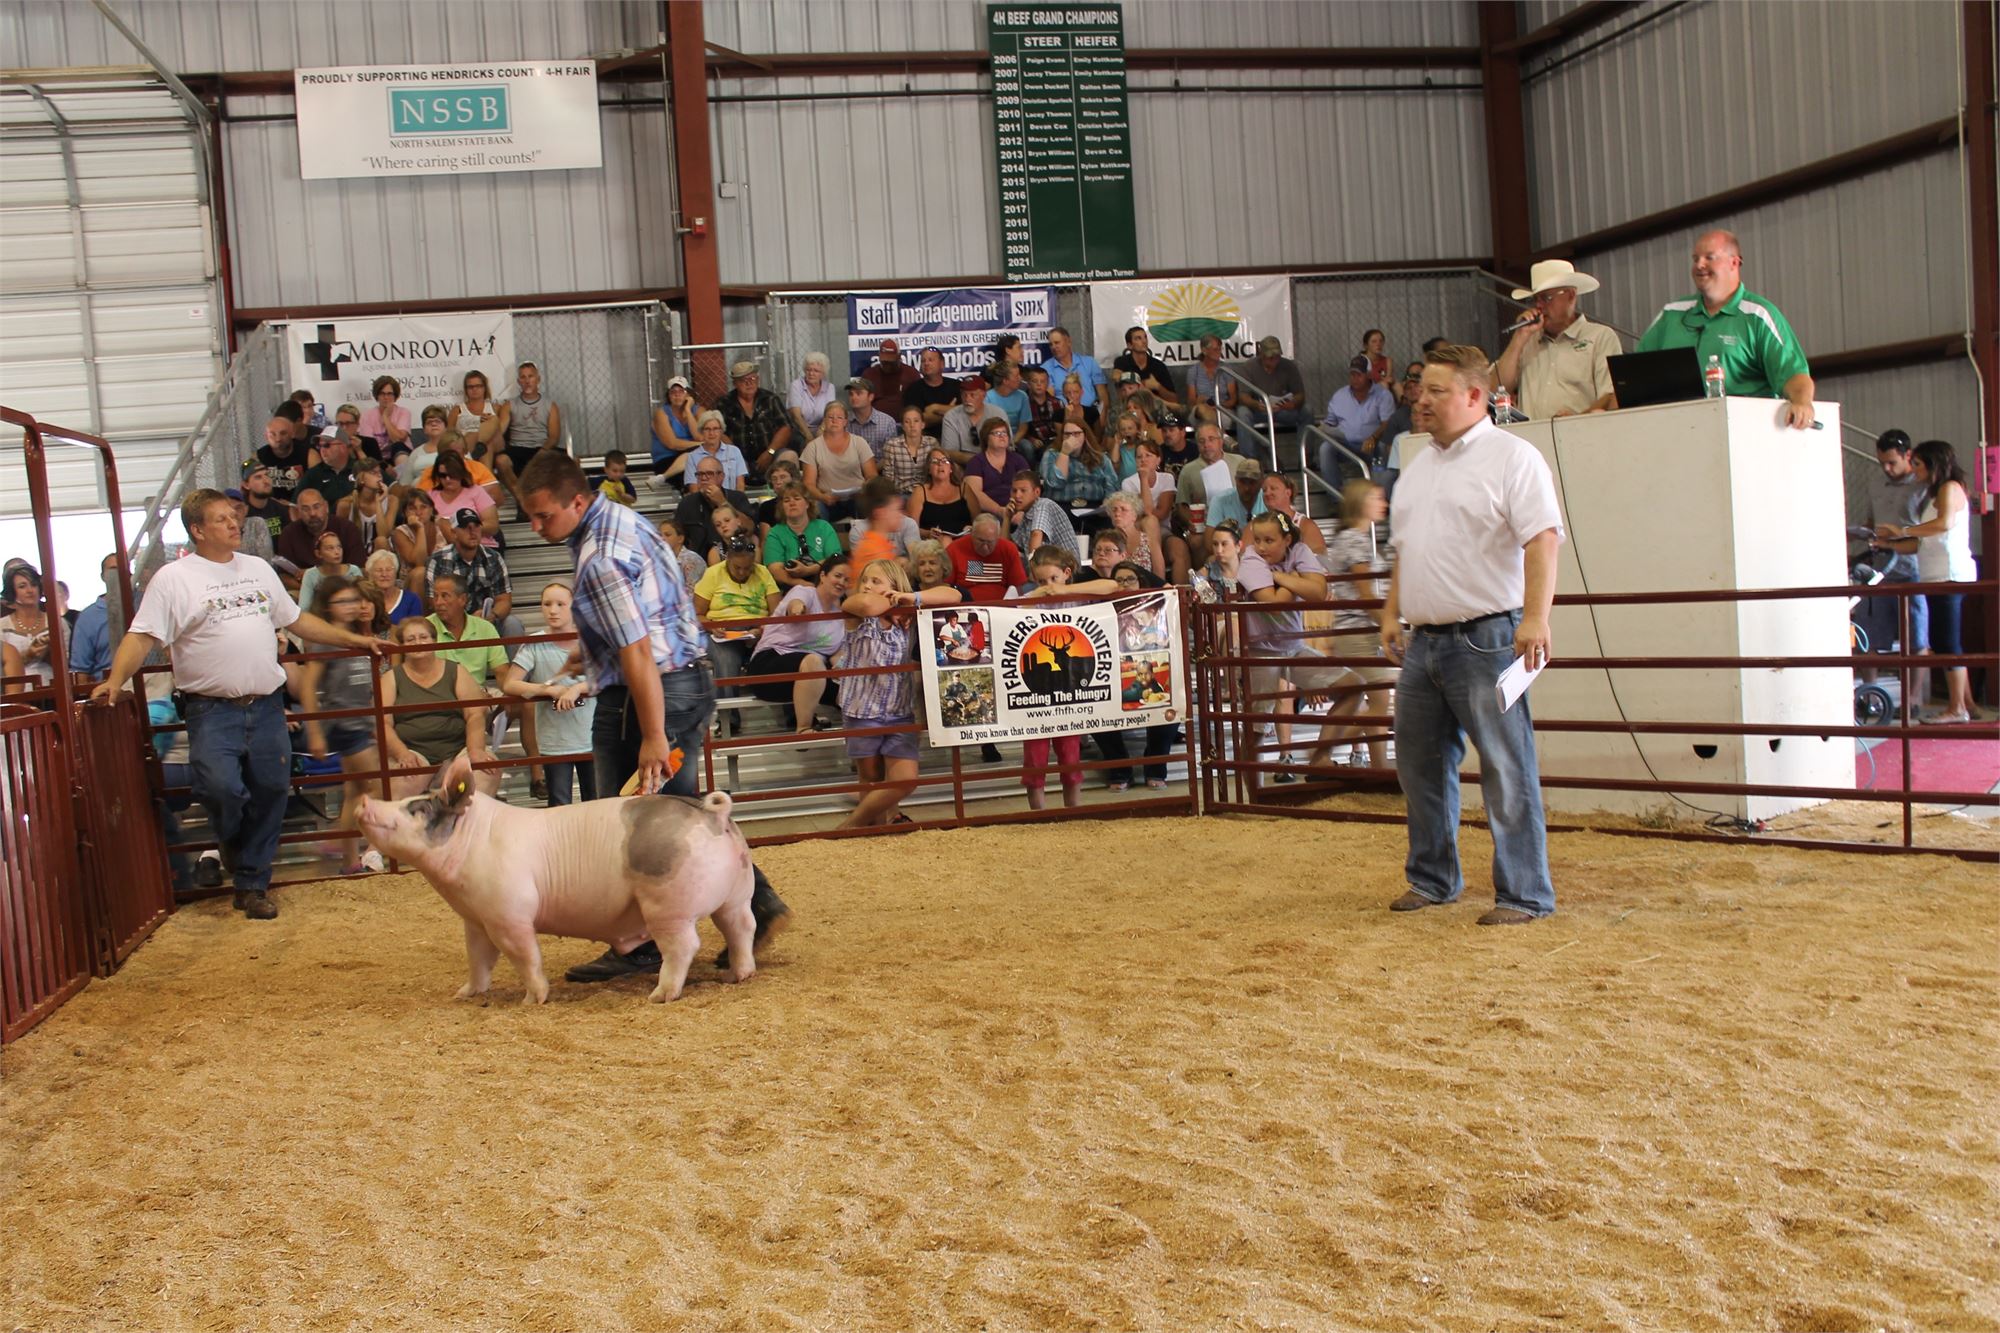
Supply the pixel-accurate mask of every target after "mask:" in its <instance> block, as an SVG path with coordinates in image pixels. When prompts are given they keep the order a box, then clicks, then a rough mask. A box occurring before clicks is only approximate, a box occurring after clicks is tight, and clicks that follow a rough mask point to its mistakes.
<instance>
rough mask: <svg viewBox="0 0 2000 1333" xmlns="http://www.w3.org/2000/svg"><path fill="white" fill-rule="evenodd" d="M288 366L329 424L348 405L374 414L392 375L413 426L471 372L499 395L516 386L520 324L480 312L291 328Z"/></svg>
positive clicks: (451, 394)
mask: <svg viewBox="0 0 2000 1333" xmlns="http://www.w3.org/2000/svg"><path fill="white" fill-rule="evenodd" d="M285 363H286V366H287V368H288V369H289V370H290V373H291V380H292V388H294V389H311V390H312V394H313V398H314V399H315V400H316V401H318V402H321V403H324V404H325V405H326V414H327V416H328V417H329V418H331V417H332V416H333V410H334V409H335V408H336V407H339V406H340V405H341V404H342V403H355V404H357V405H359V406H361V407H363V408H366V407H368V406H369V405H370V404H372V403H373V402H374V401H375V395H374V393H373V392H372V390H371V387H370V386H372V385H373V384H374V382H375V379H376V377H377V376H381V375H393V376H395V377H396V379H397V381H398V382H399V383H400V384H401V385H402V386H403V396H402V399H401V400H400V402H401V405H402V406H404V407H407V408H409V409H410V416H411V418H412V420H414V419H415V418H416V417H417V416H418V415H419V414H420V413H421V412H422V411H423V409H424V407H425V405H427V404H429V403H446V402H453V401H456V400H457V398H458V397H459V392H460V389H461V388H462V387H463V384H464V380H465V374H466V372H467V371H470V370H478V371H481V372H483V373H484V374H485V376H486V382H487V383H488V384H491V385H493V386H494V388H495V389H496V390H498V389H502V388H504V387H506V386H507V385H510V384H512V383H513V382H514V366H515V362H514V317H513V316H512V315H509V314H504V313H502V314H494V313H492V312H490V311H481V312H474V313H467V314H458V315H400V316H397V317H395V318H390V319H336V320H330V321H328V322H327V323H325V324H291V325H287V326H286V328H285Z"/></svg>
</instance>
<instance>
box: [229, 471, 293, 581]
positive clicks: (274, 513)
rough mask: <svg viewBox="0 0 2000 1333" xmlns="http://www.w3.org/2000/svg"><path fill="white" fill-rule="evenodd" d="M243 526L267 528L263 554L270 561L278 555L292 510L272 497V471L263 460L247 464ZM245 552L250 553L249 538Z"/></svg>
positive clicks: (258, 544)
mask: <svg viewBox="0 0 2000 1333" xmlns="http://www.w3.org/2000/svg"><path fill="white" fill-rule="evenodd" d="M240 489H241V490H242V492H243V510H244V512H243V515H242V520H243V526H244V527H246V528H248V527H249V526H250V525H251V524H252V523H255V524H257V525H258V526H260V527H262V528H263V529H264V534H265V535H264V540H263V541H262V542H260V543H257V546H258V548H259V549H258V550H257V551H255V552H253V554H260V555H262V556H263V557H264V558H265V559H266V560H268V559H270V558H271V556H272V555H273V554H275V553H276V550H277V543H278V534H279V533H281V532H283V531H284V530H285V523H286V522H287V520H289V519H290V518H291V513H290V507H289V506H287V505H284V504H281V503H280V502H279V501H278V500H277V499H276V498H275V497H274V496H272V494H271V469H270V468H269V467H268V466H267V465H266V464H265V463H264V461H263V460H262V459H259V458H247V459H245V460H244V461H243V481H242V485H241V487H240ZM243 549H244V550H246V551H249V550H250V549H251V542H250V541H249V540H248V539H245V541H244V543H243Z"/></svg>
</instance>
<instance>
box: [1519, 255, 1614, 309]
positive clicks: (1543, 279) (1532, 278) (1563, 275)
mask: <svg viewBox="0 0 2000 1333" xmlns="http://www.w3.org/2000/svg"><path fill="white" fill-rule="evenodd" d="M1559 287H1574V288H1576V294H1577V295H1578V296H1582V295H1583V294H1584V293H1586V292H1594V291H1596V290H1597V279H1596V278H1593V277H1591V276H1590V275H1589V274H1588V273H1578V272H1577V271H1576V265H1574V264H1572V263H1570V262H1569V261H1568V260H1567V259H1544V260H1543V261H1542V262H1541V263H1539V264H1536V265H1535V266H1534V268H1532V269H1530V270H1529V271H1528V285H1527V286H1526V287H1516V288H1515V289H1514V299H1515V300H1516V301H1525V300H1527V299H1528V298H1529V297H1531V296H1540V295H1541V294H1542V293H1543V292H1550V291H1554V290H1556V289H1557V288H1559Z"/></svg>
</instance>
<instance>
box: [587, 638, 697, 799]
mask: <svg viewBox="0 0 2000 1333" xmlns="http://www.w3.org/2000/svg"><path fill="white" fill-rule="evenodd" d="M660 693H661V694H662V695H663V696H664V699H665V704H666V714H667V716H666V731H667V742H668V744H670V745H672V746H674V747H676V748H678V749H679V750H680V752H681V766H680V771H679V772H677V773H675V774H674V776H673V777H672V778H670V779H668V781H667V785H666V786H664V787H662V788H661V789H660V790H661V791H663V792H665V793H667V794H668V795H671V796H693V795H694V794H695V793H696V792H697V791H698V790H700V787H699V785H698V783H699V779H700V775H701V742H702V738H703V737H705V736H707V735H708V719H709V716H710V715H711V714H713V713H714V712H715V675H714V673H713V672H711V671H710V670H709V668H708V664H707V663H705V662H698V663H696V664H695V665H694V666H691V667H686V668H684V669H682V670H680V671H669V672H667V673H665V674H663V675H662V676H661V677H660ZM644 739H645V731H644V729H643V728H642V727H641V726H640V725H639V719H638V718H637V717H634V716H632V695H631V693H630V692H629V691H628V690H627V689H626V688H625V687H624V686H623V685H613V686H610V687H608V688H607V689H606V690H605V691H604V692H603V693H602V694H600V695H598V696H597V715H596V716H595V717H594V718H592V719H591V724H590V750H591V754H592V756H593V757H594V759H595V761H596V763H595V767H596V770H597V771H596V775H595V780H596V783H597V794H598V795H599V796H617V795H618V794H619V792H620V791H621V790H622V789H623V788H624V786H625V783H626V781H627V780H628V779H629V778H631V776H632V775H633V774H634V773H636V772H638V771H639V744H640V742H641V741H643V740H644Z"/></svg>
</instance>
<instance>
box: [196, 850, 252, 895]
mask: <svg viewBox="0 0 2000 1333" xmlns="http://www.w3.org/2000/svg"><path fill="white" fill-rule="evenodd" d="M194 886H195V887H196V888H197V889H219V888H221V887H222V858H221V857H220V856H217V855H216V854H215V853H214V852H204V853H202V857H201V860H199V861H196V862H195V863H194ZM236 905H237V906H238V907H241V906H242V905H243V904H242V903H238V904H236Z"/></svg>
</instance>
